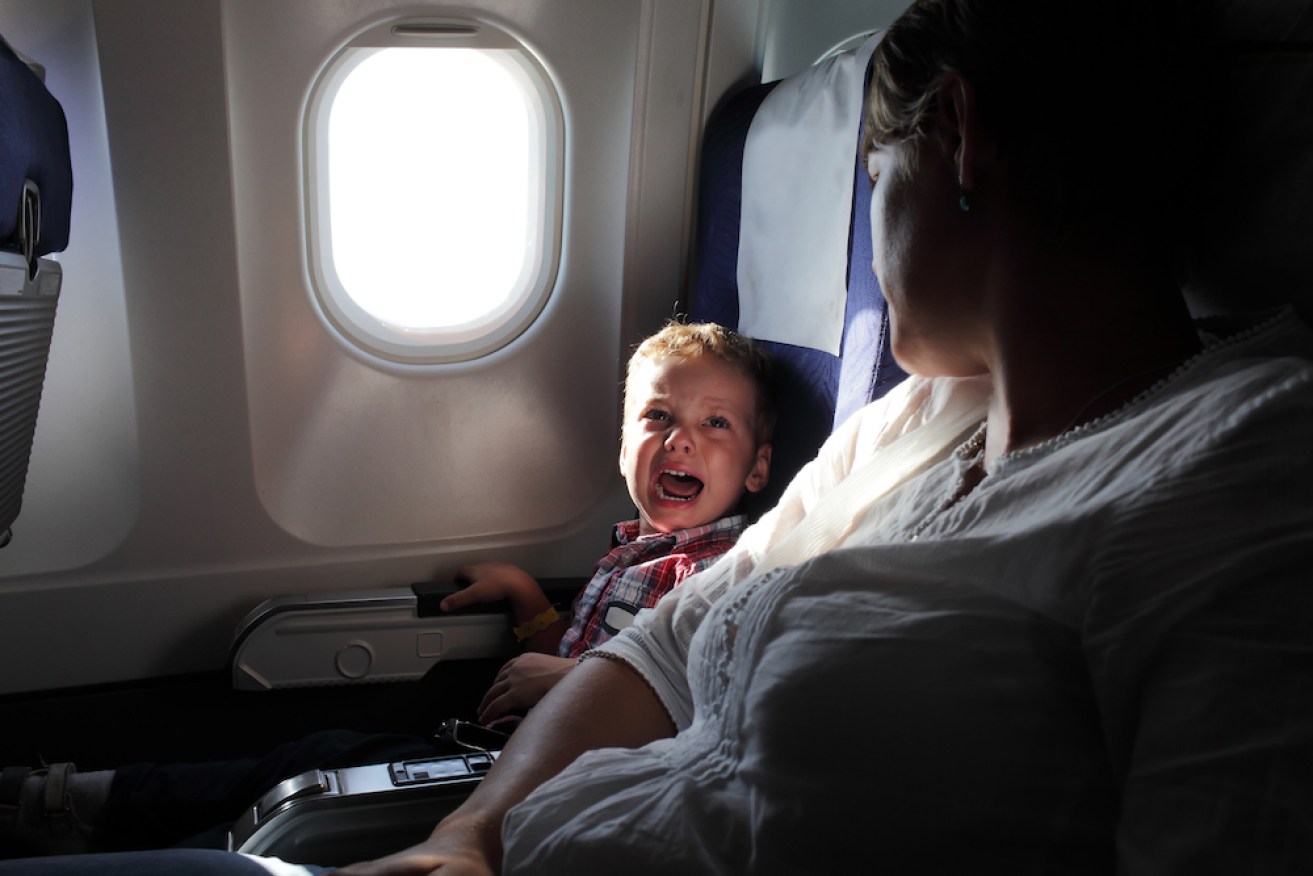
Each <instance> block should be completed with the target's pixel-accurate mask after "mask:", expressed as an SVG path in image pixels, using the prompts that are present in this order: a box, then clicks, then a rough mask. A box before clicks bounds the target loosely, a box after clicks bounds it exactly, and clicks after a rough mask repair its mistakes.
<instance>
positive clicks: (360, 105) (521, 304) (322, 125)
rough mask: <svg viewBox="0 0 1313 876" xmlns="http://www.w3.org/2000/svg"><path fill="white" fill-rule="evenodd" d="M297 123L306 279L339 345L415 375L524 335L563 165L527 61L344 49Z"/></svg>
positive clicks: (554, 121)
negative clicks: (420, 367) (303, 129)
mask: <svg viewBox="0 0 1313 876" xmlns="http://www.w3.org/2000/svg"><path fill="white" fill-rule="evenodd" d="M395 30H399V29H394V31H395ZM415 32H417V31H416V29H414V28H410V29H407V30H405V31H404V33H407V34H413V33H415ZM418 32H420V33H425V31H422V30H421V31H418ZM469 32H473V33H477V30H476V29H465V30H462V31H461V32H460V35H461V36H462V38H463V37H464V36H465V34H466V33H469ZM413 41H414V40H413V38H412V40H411V42H413ZM309 113H310V115H309V118H308V120H307V121H308V125H307V129H308V136H307V138H306V139H307V169H308V171H309V174H308V175H309V185H308V186H307V189H308V194H309V198H308V208H309V209H308V222H307V226H308V230H309V258H310V264H311V275H312V277H313V279H314V283H313V286H314V288H315V294H316V296H317V298H318V300H319V302H320V304H321V306H322V309H323V312H324V313H325V315H326V316H327V317H328V319H329V321H330V322H331V323H332V324H333V325H334V326H335V327H336V328H337V329H338V331H339V332H340V333H341V334H343V335H344V336H345V337H347V338H348V339H350V340H351V341H353V342H354V343H355V344H357V345H359V346H360V347H363V348H364V349H365V350H366V351H368V352H370V353H373V354H375V355H378V356H382V357H383V358H385V359H389V360H393V361H400V362H418V363H425V362H444V361H456V360H462V359H470V358H474V357H476V356H480V355H484V354H486V353H488V352H490V351H491V350H494V349H496V348H498V347H501V346H503V345H504V344H506V343H508V342H509V341H510V340H512V339H513V338H514V337H516V336H517V335H518V334H519V333H520V332H522V331H523V330H524V328H525V327H526V326H527V325H528V324H529V323H530V322H531V321H532V320H533V318H534V317H535V316H536V315H537V314H538V312H539V311H540V310H541V308H542V306H543V304H544V303H545V300H546V296H547V294H548V293H549V292H550V287H551V283H552V280H553V278H554V276H555V273H556V265H557V258H558V242H559V233H558V226H559V214H560V197H559V186H560V166H561V152H562V148H561V143H560V137H561V133H560V129H561V120H560V110H559V105H558V104H557V102H556V100H555V95H554V93H553V92H552V91H551V88H550V85H549V83H548V81H547V78H546V76H545V75H544V74H543V73H542V71H541V69H540V68H538V67H536V66H535V65H534V63H533V62H532V60H531V59H530V58H529V57H528V56H527V54H526V53H524V52H522V51H518V50H516V49H513V48H505V47H496V48H481V47H464V46H453V45H445V44H440V45H400V46H378V45H368V46H351V47H348V48H347V49H346V50H345V51H344V52H343V53H342V54H341V55H339V57H338V58H337V59H336V60H335V62H334V63H333V64H332V65H330V67H329V69H328V70H327V71H326V72H325V74H324V75H323V76H322V77H321V79H320V82H319V84H318V86H317V87H316V93H315V95H314V99H312V101H311V105H310V110H309Z"/></svg>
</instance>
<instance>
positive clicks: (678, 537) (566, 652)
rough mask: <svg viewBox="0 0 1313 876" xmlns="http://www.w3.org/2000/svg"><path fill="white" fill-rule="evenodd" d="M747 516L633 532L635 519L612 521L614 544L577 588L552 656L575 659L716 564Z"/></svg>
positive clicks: (736, 537)
mask: <svg viewBox="0 0 1313 876" xmlns="http://www.w3.org/2000/svg"><path fill="white" fill-rule="evenodd" d="M746 525H747V519H746V518H745V517H744V516H743V515H741V514H739V515H735V516H733V517H722V518H721V519H719V520H717V521H716V522H715V523H708V524H707V525H705V526H695V527H693V528H691V529H681V530H678V531H677V532H670V533H656V534H654V535H643V536H640V535H639V534H638V521H637V520H626V521H625V522H623V523H618V524H616V527H615V539H614V542H615V547H613V548H612V549H611V552H610V553H608V554H607V555H606V556H605V557H602V559H601V560H599V561H598V563H597V566H596V567H595V568H594V569H593V578H592V580H591V581H589V582H588V584H587V585H585V587H584V589H583V590H581V591H579V595H578V596H577V597H576V598H575V600H574V606H573V608H572V609H571V614H572V616H573V620H572V621H571V623H570V629H568V630H566V631H565V635H564V636H562V637H561V646H560V648H559V649H558V650H557V654H559V655H560V656H562V657H578V656H579V655H580V654H582V653H584V652H585V651H587V650H588V649H589V648H596V647H597V646H598V645H600V644H602V643H603V642H605V641H606V640H607V639H609V638H611V637H612V636H614V635H615V634H616V633H618V632H620V631H621V630H623V629H624V628H625V627H627V626H629V625H630V624H631V623H632V622H633V620H634V615H636V614H638V611H639V609H643V608H651V607H652V606H654V605H656V604H657V601H658V600H659V599H661V597H662V596H665V595H666V594H667V593H669V592H670V591H671V590H672V589H673V588H674V587H675V585H676V584H678V583H679V582H680V581H683V580H684V579H685V578H687V577H688V576H689V575H692V574H693V573H694V572H700V571H702V570H703V569H705V568H707V567H708V566H710V565H711V564H712V563H713V562H715V561H716V560H717V559H718V558H719V557H720V555H721V554H723V553H725V551H727V550H729V549H730V547H731V546H732V545H733V544H734V542H736V541H738V537H739V533H741V532H742V531H743V528H744V527H745V526H746Z"/></svg>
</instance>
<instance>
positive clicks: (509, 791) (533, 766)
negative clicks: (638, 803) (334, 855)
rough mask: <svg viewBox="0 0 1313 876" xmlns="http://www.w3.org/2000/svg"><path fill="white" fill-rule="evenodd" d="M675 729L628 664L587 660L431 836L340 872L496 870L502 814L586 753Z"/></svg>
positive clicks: (371, 875)
mask: <svg viewBox="0 0 1313 876" xmlns="http://www.w3.org/2000/svg"><path fill="white" fill-rule="evenodd" d="M674 732H675V728H674V724H672V723H671V720H670V717H669V716H668V715H667V714H666V711H665V709H664V708H662V706H661V703H660V701H659V700H658V699H657V698H656V695H655V694H654V693H653V692H652V689H651V688H650V687H648V685H647V683H646V682H645V681H643V680H642V678H640V677H639V675H638V674H637V673H636V672H635V671H634V670H632V669H630V668H629V666H628V665H627V664H625V663H622V662H621V661H618V660H605V659H597V660H585V661H583V662H582V663H581V664H580V665H579V666H577V667H576V668H575V669H574V670H572V671H571V672H570V673H569V674H568V675H567V676H566V677H565V679H564V680H562V681H561V683H560V684H558V685H556V687H554V688H553V689H552V690H551V692H550V693H549V694H548V695H547V696H546V697H545V698H544V699H543V700H542V702H541V703H539V704H538V705H537V707H535V708H534V709H533V711H531V712H530V713H529V716H528V717H527V718H525V720H524V722H523V723H522V724H521V725H520V726H519V727H518V728H517V729H516V731H515V733H514V734H513V735H512V736H511V741H510V742H509V743H508V744H507V746H506V748H505V750H503V751H502V753H501V756H500V757H499V758H498V760H497V763H496V764H495V765H494V766H493V768H492V769H491V770H490V771H489V772H488V775H487V777H486V778H484V780H483V781H482V782H481V783H480V784H479V786H478V788H476V789H475V791H474V793H473V794H471V795H470V797H469V799H468V800H466V801H465V803H463V804H462V805H461V807H460V808H459V809H457V810H456V811H455V812H453V813H451V814H450V815H448V816H447V817H446V818H444V819H443V820H442V822H441V823H440V824H439V825H438V826H437V828H436V829H435V830H434V831H433V834H432V836H430V837H429V839H428V840H426V841H425V842H423V843H420V844H419V845H417V846H414V847H412V848H410V849H406V850H405V851H402V852H399V853H397V854H395V855H390V856H388V857H386V858H382V859H379V860H377V861H370V862H366V863H362V864H355V865H352V866H350V867H347V868H345V869H344V870H340V871H338V872H339V873H342V874H343V876H402V874H406V876H413V874H421V873H431V872H434V871H439V872H440V873H442V874H444V876H446V874H451V876H455V874H492V873H497V872H499V871H500V870H501V855H502V847H501V825H502V819H503V818H504V817H505V815H506V813H507V811H509V810H510V808H511V807H512V806H514V805H515V804H516V803H519V802H520V801H521V800H523V799H524V798H525V797H527V796H528V795H529V793H530V792H531V791H533V790H534V789H535V788H537V787H538V786H539V785H541V784H542V783H543V782H545V781H547V780H548V779H550V778H552V777H553V776H555V775H556V774H557V773H559V772H560V771H561V770H563V769H564V768H565V767H566V766H568V765H569V764H570V763H571V762H572V761H573V760H574V759H575V758H576V757H578V756H579V755H580V754H582V753H583V752H585V751H589V750H591V749H594V748H604V747H622V748H637V747H638V746H641V745H645V744H646V743H648V742H652V741H653V740H656V739H661V738H663V737H667V736H672V735H674Z"/></svg>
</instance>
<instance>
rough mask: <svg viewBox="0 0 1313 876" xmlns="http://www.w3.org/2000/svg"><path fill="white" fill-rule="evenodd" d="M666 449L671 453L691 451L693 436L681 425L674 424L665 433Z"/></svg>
mask: <svg viewBox="0 0 1313 876" xmlns="http://www.w3.org/2000/svg"><path fill="white" fill-rule="evenodd" d="M666 450H667V451H668V452H671V453H691V452H692V451H693V436H692V435H691V434H690V433H689V430H688V429H685V428H684V427H683V426H675V427H674V428H673V429H671V430H670V431H669V432H668V433H667V434H666Z"/></svg>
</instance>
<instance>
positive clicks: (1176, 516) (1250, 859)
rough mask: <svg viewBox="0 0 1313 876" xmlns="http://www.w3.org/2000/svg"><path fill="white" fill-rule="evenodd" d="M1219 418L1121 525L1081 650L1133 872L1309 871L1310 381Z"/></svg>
mask: <svg viewBox="0 0 1313 876" xmlns="http://www.w3.org/2000/svg"><path fill="white" fill-rule="evenodd" d="M1308 378H1309V375H1308V372H1307V371H1305V372H1303V373H1302V374H1296V375H1294V376H1289V375H1287V377H1286V379H1284V380H1282V381H1279V382H1274V383H1273V384H1271V385H1270V386H1269V387H1268V388H1267V389H1266V390H1265V391H1264V392H1262V393H1261V394H1260V397H1257V398H1252V399H1251V400H1250V401H1249V403H1247V404H1241V405H1239V406H1238V407H1237V408H1235V409H1232V410H1231V411H1230V412H1229V414H1225V415H1223V416H1220V417H1218V418H1217V423H1218V425H1217V428H1216V430H1215V431H1214V432H1213V433H1212V434H1208V435H1202V436H1199V438H1198V440H1197V441H1196V442H1195V443H1194V444H1193V445H1192V446H1191V447H1189V448H1185V449H1184V450H1183V451H1182V452H1180V453H1178V454H1177V458H1178V459H1180V460H1183V461H1182V462H1181V463H1180V464H1179V466H1178V467H1177V468H1176V470H1174V471H1173V470H1170V468H1169V469H1168V470H1167V471H1166V472H1165V474H1164V475H1163V476H1162V477H1157V478H1155V479H1153V480H1149V481H1147V482H1146V484H1145V488H1144V490H1143V492H1142V493H1141V494H1140V495H1138V496H1137V497H1136V500H1135V501H1134V502H1133V503H1131V504H1132V505H1133V507H1130V508H1123V509H1121V510H1119V511H1117V512H1116V514H1115V519H1114V520H1112V521H1111V524H1112V525H1111V534H1112V538H1110V539H1109V540H1108V541H1107V543H1106V544H1105V547H1104V549H1103V550H1102V551H1101V552H1100V553H1099V554H1097V555H1096V556H1095V557H1094V560H1093V562H1094V566H1095V567H1094V569H1093V570H1092V573H1093V574H1092V576H1091V578H1090V580H1091V581H1092V582H1093V583H1092V585H1091V592H1090V593H1089V594H1088V597H1089V603H1088V604H1089V605H1090V606H1091V609H1090V612H1089V614H1088V615H1087V618H1086V623H1087V629H1086V630H1085V633H1086V635H1085V641H1086V647H1087V658H1088V660H1089V665H1090V671H1091V677H1092V680H1093V682H1094V685H1095V689H1096V695H1097V696H1098V698H1099V701H1100V705H1101V709H1102V714H1103V717H1104V722H1105V727H1104V730H1105V735H1106V739H1107V743H1108V748H1109V753H1110V756H1111V758H1112V761H1113V766H1114V768H1115V769H1116V770H1117V771H1118V773H1119V774H1120V775H1122V776H1123V777H1124V781H1123V799H1122V807H1121V822H1120V828H1119V835H1118V842H1117V848H1118V854H1119V869H1118V871H1117V872H1118V873H1120V874H1123V876H1128V874H1154V876H1169V874H1187V873H1189V874H1195V873H1263V874H1283V873H1311V872H1313V578H1311V577H1310V575H1311V574H1313V570H1311V569H1310V562H1313V452H1310V447H1313V381H1310V380H1309V379H1308Z"/></svg>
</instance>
